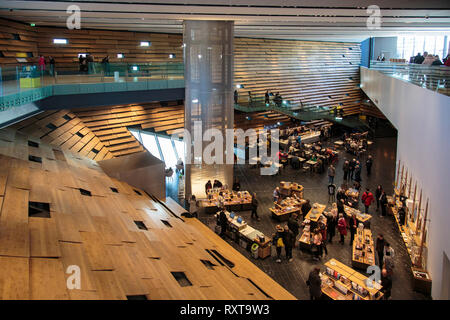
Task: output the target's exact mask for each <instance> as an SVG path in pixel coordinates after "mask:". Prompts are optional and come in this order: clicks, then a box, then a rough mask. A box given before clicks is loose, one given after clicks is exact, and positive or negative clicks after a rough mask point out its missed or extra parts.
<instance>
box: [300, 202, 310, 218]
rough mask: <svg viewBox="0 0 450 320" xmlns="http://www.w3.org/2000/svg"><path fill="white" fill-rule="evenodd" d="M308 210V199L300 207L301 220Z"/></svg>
mask: <svg viewBox="0 0 450 320" xmlns="http://www.w3.org/2000/svg"><path fill="white" fill-rule="evenodd" d="M309 210H311V204H310V202H309V199H306V202H305V203H304V204H303V205H302V215H303V218H305V216H306V215H307V214H308V212H309Z"/></svg>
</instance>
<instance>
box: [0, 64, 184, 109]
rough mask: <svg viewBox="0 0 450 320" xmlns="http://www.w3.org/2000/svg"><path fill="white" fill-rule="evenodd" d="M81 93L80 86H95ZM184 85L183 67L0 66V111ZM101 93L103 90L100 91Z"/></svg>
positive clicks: (141, 65)
mask: <svg viewBox="0 0 450 320" xmlns="http://www.w3.org/2000/svg"><path fill="white" fill-rule="evenodd" d="M95 84H97V86H94V87H92V88H91V89H84V90H80V89H77V88H80V86H85V85H95ZM181 86H184V64H183V63H180V62H173V63H159V62H158V63H156V62H155V63H125V62H124V63H108V64H104V63H96V62H93V63H88V64H87V65H81V64H79V63H73V64H65V65H58V64H56V65H55V66H54V67H53V66H51V65H49V64H47V65H46V66H45V67H41V66H38V65H36V64H29V63H24V64H20V65H15V66H4V65H3V66H0V109H5V108H8V107H14V106H17V105H20V104H24V103H27V102H32V101H36V100H39V99H42V98H45V97H47V96H50V95H53V94H71V93H85V92H109V91H127V90H128V91H133V90H149V89H165V88H172V87H181ZM102 90H103V91H102Z"/></svg>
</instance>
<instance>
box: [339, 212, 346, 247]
mask: <svg viewBox="0 0 450 320" xmlns="http://www.w3.org/2000/svg"><path fill="white" fill-rule="evenodd" d="M337 228H338V231H339V234H340V235H341V240H340V241H339V243H340V244H344V239H345V236H346V235H347V223H346V222H345V218H344V215H343V214H342V213H339V220H338V224H337Z"/></svg>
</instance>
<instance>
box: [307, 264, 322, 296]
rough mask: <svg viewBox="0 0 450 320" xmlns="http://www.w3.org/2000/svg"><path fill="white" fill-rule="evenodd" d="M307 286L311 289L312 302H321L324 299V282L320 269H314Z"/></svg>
mask: <svg viewBox="0 0 450 320" xmlns="http://www.w3.org/2000/svg"><path fill="white" fill-rule="evenodd" d="M306 284H307V285H308V287H309V295H310V298H311V300H320V299H321V297H322V280H321V279H320V268H319V267H314V269H313V270H312V271H311V272H310V273H309V276H308V280H307V281H306Z"/></svg>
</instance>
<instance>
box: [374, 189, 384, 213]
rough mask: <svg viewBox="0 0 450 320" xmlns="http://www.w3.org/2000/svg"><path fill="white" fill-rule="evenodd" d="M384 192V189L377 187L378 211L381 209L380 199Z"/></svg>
mask: <svg viewBox="0 0 450 320" xmlns="http://www.w3.org/2000/svg"><path fill="white" fill-rule="evenodd" d="M382 192H383V187H382V186H381V185H379V186H378V187H377V190H375V200H376V201H377V211H378V210H379V209H380V197H381V193H382Z"/></svg>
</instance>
